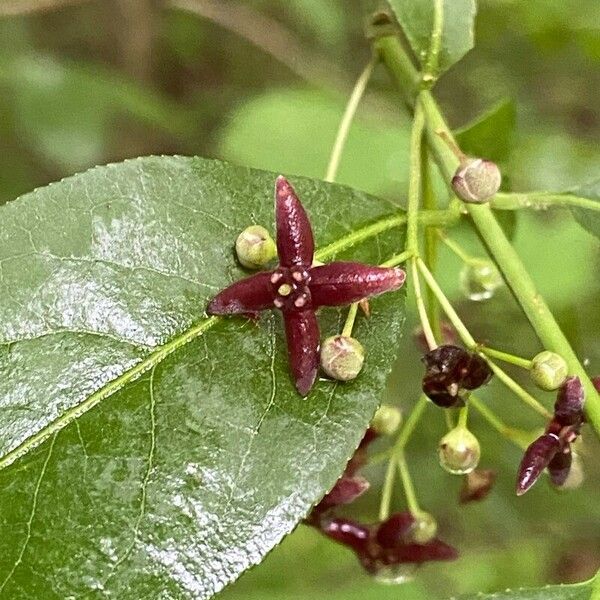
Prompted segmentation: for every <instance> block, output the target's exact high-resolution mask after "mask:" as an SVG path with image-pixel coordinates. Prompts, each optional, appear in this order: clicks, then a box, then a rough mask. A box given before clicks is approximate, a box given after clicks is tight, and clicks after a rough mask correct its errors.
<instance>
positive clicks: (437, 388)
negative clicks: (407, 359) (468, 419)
mask: <svg viewBox="0 0 600 600" xmlns="http://www.w3.org/2000/svg"><path fill="white" fill-rule="evenodd" d="M421 360H422V361H423V363H425V369H426V371H425V377H424V378H423V392H425V394H426V395H427V397H428V398H429V399H430V400H431V401H432V402H434V403H435V404H437V405H438V406H441V407H442V408H452V407H456V406H463V405H464V401H463V400H462V398H461V397H460V394H459V392H460V391H461V390H474V389H477V388H478V387H481V386H482V385H484V384H486V383H487V382H488V381H489V380H490V378H491V376H492V371H491V369H490V368H489V366H488V364H487V363H486V362H485V360H484V359H483V358H481V357H480V356H479V355H477V354H474V353H473V352H467V351H466V350H464V349H463V348H459V347H458V346H453V345H451V344H445V345H443V346H438V347H437V348H435V349H434V350H431V351H430V352H428V353H427V354H425V355H424V356H423V358H422V359H421Z"/></svg>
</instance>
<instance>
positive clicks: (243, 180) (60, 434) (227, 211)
mask: <svg viewBox="0 0 600 600" xmlns="http://www.w3.org/2000/svg"><path fill="white" fill-rule="evenodd" d="M274 179H275V174H273V173H267V172H261V171H253V170H251V169H246V168H239V167H234V166H231V165H227V164H225V163H221V162H217V161H209V160H203V159H199V158H180V157H162V158H157V157H151V158H144V159H137V160H133V161H127V162H125V163H121V164H116V165H111V166H108V167H101V168H96V169H93V170H91V171H88V172H87V173H84V174H82V175H77V176H75V177H72V178H70V179H66V180H63V181H62V182H60V183H57V184H53V185H50V186H48V187H46V188H41V189H39V190H37V191H35V192H33V193H32V194H29V195H26V196H24V197H22V198H21V199H19V200H16V201H14V202H12V203H9V204H7V205H5V206H4V207H2V208H0V224H1V225H0V266H1V275H2V280H1V282H2V287H1V288H0V316H1V319H0V323H1V338H0V375H1V376H0V407H2V410H1V411H0V466H2V467H4V468H3V470H0V596H2V597H6V598H17V597H19V598H21V597H27V598H42V599H45V598H61V599H62V598H67V597H76V598H82V597H87V596H95V595H111V596H112V597H115V598H124V599H127V598H135V599H138V598H159V597H160V598H208V597H210V596H211V595H212V594H214V593H215V592H216V591H218V590H220V589H221V588H223V587H224V586H225V585H226V584H227V583H228V582H230V581H232V580H234V579H235V578H236V577H238V576H239V574H240V573H241V572H243V571H244V570H245V569H247V568H248V567H249V566H251V565H253V564H256V563H258V562H260V561H261V560H262V558H263V557H264V556H265V554H266V553H267V552H268V551H269V550H270V549H271V548H273V547H274V546H275V545H276V544H277V543H278V542H279V541H280V540H281V538H282V537H283V536H284V535H285V534H286V533H288V532H290V531H291V530H292V529H293V528H294V527H295V526H296V524H297V523H298V521H299V520H300V519H302V517H303V516H304V515H305V514H306V513H307V511H308V510H309V509H310V507H311V505H313V504H314V503H315V502H316V501H317V500H318V499H319V498H320V497H321V496H322V495H323V494H324V493H325V492H326V491H327V490H328V489H329V488H330V487H331V486H332V485H333V483H334V482H335V480H336V478H337V477H338V476H339V474H340V472H341V471H342V469H343V467H344V465H345V463H346V461H347V459H348V457H349V456H350V455H351V454H352V452H353V450H354V448H355V447H356V445H357V444H358V442H359V440H360V437H361V435H362V432H363V431H364V429H365V428H366V426H367V424H368V421H369V419H370V417H371V415H372V413H373V411H374V409H375V407H376V406H377V404H378V400H379V398H380V396H381V394H382V392H383V389H384V386H385V382H386V378H387V375H388V373H389V370H390V366H391V364H392V362H393V361H394V359H395V358H396V355H397V348H398V339H399V337H400V333H401V326H402V324H403V319H404V317H403V315H404V309H403V295H402V294H401V293H393V294H386V295H384V296H382V297H381V298H377V299H375V300H373V303H372V311H373V316H372V317H371V318H370V319H369V320H367V319H365V318H360V319H359V320H358V323H357V329H356V336H357V337H358V338H359V339H360V340H361V341H362V342H363V343H364V344H365V347H366V348H367V352H368V353H367V361H366V365H365V369H364V372H363V373H362V374H361V376H360V377H359V378H358V379H357V380H356V381H355V382H352V383H349V384H336V383H333V382H331V381H320V382H318V383H317V385H316V387H315V389H314V391H313V392H312V393H311V394H310V395H309V397H308V398H306V399H303V398H301V397H300V396H298V394H297V393H296V392H295V391H294V388H293V385H292V383H291V381H290V377H289V372H288V366H287V360H286V348H285V343H284V339H283V333H282V327H281V322H280V316H279V314H275V313H271V312H269V313H263V315H262V316H261V318H260V320H259V322H257V323H253V322H249V321H248V320H247V319H243V318H229V319H215V318H207V317H206V316H205V315H204V314H203V311H204V307H205V306H206V303H207V301H208V299H209V298H210V297H212V296H213V295H214V294H215V293H216V292H217V291H218V290H219V289H221V288H223V287H224V286H226V285H228V284H229V283H231V282H232V281H235V280H236V279H238V278H240V277H242V276H243V275H244V272H243V271H242V270H241V269H240V268H239V267H238V266H237V264H236V261H235V259H234V255H233V251H232V247H233V242H234V240H235V237H236V235H237V233H238V232H239V231H240V230H241V229H243V228H244V227H245V226H246V225H247V224H248V223H250V222H256V223H261V224H264V225H265V226H267V227H270V228H272V225H273V201H272V196H273V186H274ZM291 179H292V182H293V183H294V184H295V186H296V188H297V190H298V192H299V195H300V197H301V198H302V199H303V201H304V203H305V205H306V207H307V210H308V212H309V214H310V216H311V218H312V221H313V224H314V228H315V236H316V241H317V245H318V246H320V247H321V248H322V247H324V246H325V245H326V244H328V243H330V242H333V241H335V240H339V239H343V238H344V236H347V235H348V234H349V233H351V232H352V231H354V230H355V229H356V228H359V227H361V226H362V225H365V224H367V223H371V222H373V221H374V220H377V219H380V218H382V217H383V216H385V215H389V214H390V213H397V210H398V209H397V207H395V206H394V205H392V204H390V203H389V202H386V201H383V200H379V199H376V198H373V197H369V196H367V195H366V194H364V193H361V192H355V191H352V190H351V189H349V188H345V187H343V186H339V185H331V184H326V183H323V182H319V181H314V180H309V179H303V178H300V177H292V178H291ZM346 245H347V244H346ZM401 245H402V236H401V235H400V234H399V232H398V230H389V231H388V232H387V233H384V234H381V235H380V236H379V237H378V238H377V240H374V239H373V240H371V241H370V242H369V243H363V244H360V245H358V246H356V247H355V248H352V249H351V251H349V248H346V251H344V252H342V253H341V255H342V256H344V255H345V256H348V257H349V256H352V257H353V258H356V259H357V260H363V261H371V262H375V263H377V262H380V261H382V260H384V259H385V258H386V257H388V256H389V255H390V254H392V252H394V251H397V249H398V247H399V246H401ZM338 249H339V246H338ZM320 258H323V259H325V260H331V259H332V258H333V256H332V252H329V253H325V254H322V255H321V256H320ZM344 314H345V311H344V310H333V309H332V310H324V311H322V312H321V314H320V321H321V326H322V335H323V336H325V335H331V334H332V333H334V332H336V331H339V330H340V326H341V324H342V322H343V317H344ZM42 439H43V442H42ZM40 442H42V443H40ZM38 443H40V444H39V445H36V444H38Z"/></svg>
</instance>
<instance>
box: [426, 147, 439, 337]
mask: <svg viewBox="0 0 600 600" xmlns="http://www.w3.org/2000/svg"><path fill="white" fill-rule="evenodd" d="M421 180H422V183H423V185H422V188H423V194H422V196H423V208H425V209H428V210H431V209H433V210H435V209H437V207H438V204H437V198H436V196H435V194H434V192H433V186H432V184H431V173H430V169H429V153H428V151H427V145H425V144H423V145H422V146H421ZM437 231H439V230H437V229H435V228H434V227H425V232H424V239H425V252H424V257H423V260H424V262H425V264H426V265H427V267H428V268H429V270H430V271H431V272H432V273H433V274H435V271H436V267H437V256H438V254H437V251H438V235H437ZM426 298H427V313H428V315H429V322H430V323H431V330H432V331H433V336H434V338H435V339H436V340H441V339H442V325H441V320H440V306H439V304H438V303H437V300H436V298H435V295H434V293H433V292H432V291H431V289H430V288H429V287H427V288H426Z"/></svg>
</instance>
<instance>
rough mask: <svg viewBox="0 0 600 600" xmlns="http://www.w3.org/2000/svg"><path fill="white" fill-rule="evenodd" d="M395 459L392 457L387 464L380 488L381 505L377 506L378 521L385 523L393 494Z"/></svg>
mask: <svg viewBox="0 0 600 600" xmlns="http://www.w3.org/2000/svg"><path fill="white" fill-rule="evenodd" d="M396 461H397V458H396V457H395V456H394V455H392V456H391V457H390V461H389V462H388V465H387V468H386V471H385V477H384V479H383V486H382V488H381V503H380V504H379V520H380V521H385V520H386V519H387V518H388V517H389V516H390V507H391V505H392V495H393V492H394V481H395V479H396V464H397V462H396Z"/></svg>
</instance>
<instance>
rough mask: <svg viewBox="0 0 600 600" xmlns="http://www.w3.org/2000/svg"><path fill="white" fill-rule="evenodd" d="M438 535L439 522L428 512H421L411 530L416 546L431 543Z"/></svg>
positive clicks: (416, 516)
mask: <svg viewBox="0 0 600 600" xmlns="http://www.w3.org/2000/svg"><path fill="white" fill-rule="evenodd" d="M436 533H437V521H436V520H435V518H434V516H433V515H431V514H429V513H428V512H423V511H421V512H419V513H417V514H416V515H415V522H414V525H413V527H412V529H411V530H410V537H411V538H412V541H413V542H414V543H415V544H426V543H427V542H430V541H431V540H432V539H433V538H434V537H435V535H436Z"/></svg>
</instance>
